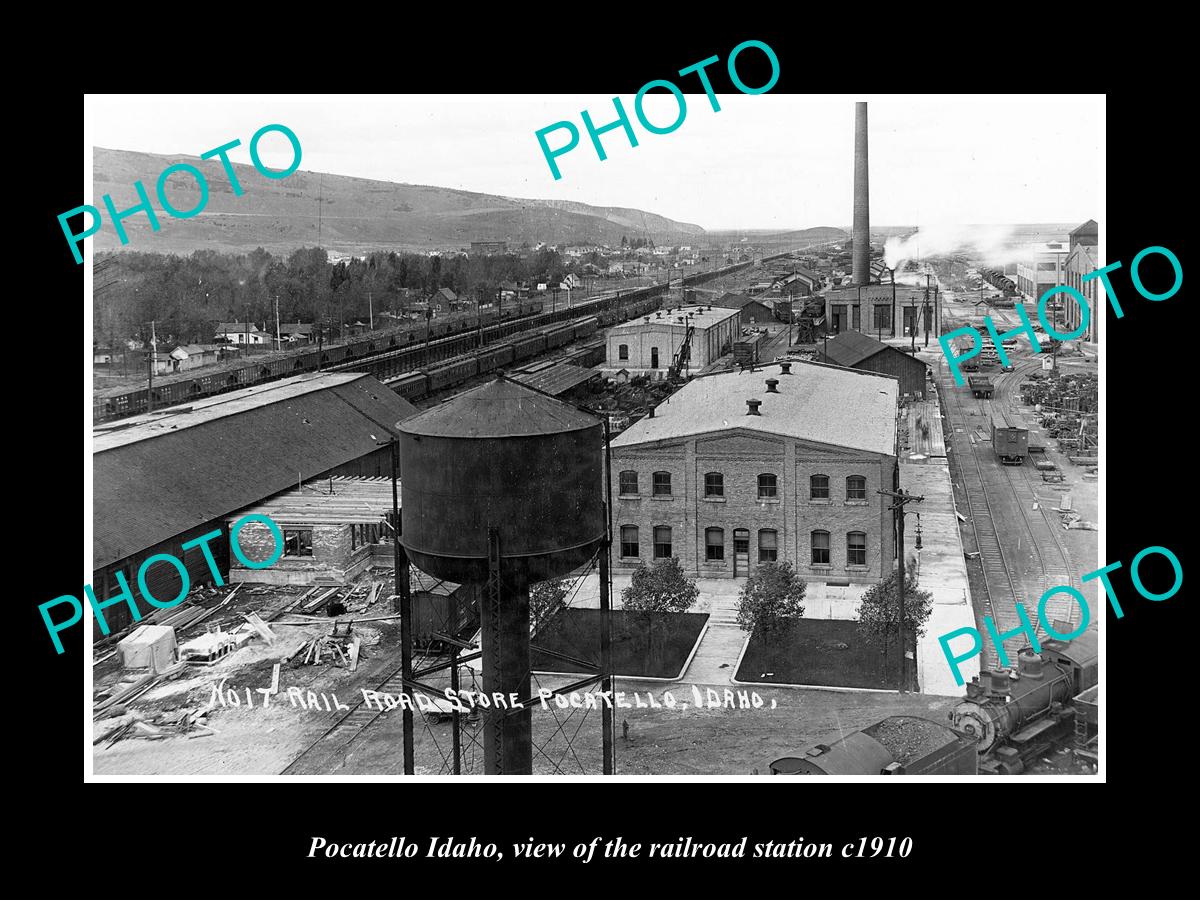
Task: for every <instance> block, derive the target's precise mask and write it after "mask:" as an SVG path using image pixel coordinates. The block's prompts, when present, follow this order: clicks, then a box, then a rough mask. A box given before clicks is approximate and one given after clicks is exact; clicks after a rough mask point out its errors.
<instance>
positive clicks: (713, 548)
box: [704, 528, 725, 562]
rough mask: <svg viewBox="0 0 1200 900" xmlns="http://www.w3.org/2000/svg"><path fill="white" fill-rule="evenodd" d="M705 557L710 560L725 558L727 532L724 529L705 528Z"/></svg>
mask: <svg viewBox="0 0 1200 900" xmlns="http://www.w3.org/2000/svg"><path fill="white" fill-rule="evenodd" d="M704 558H705V559H707V560H708V561H709V562H716V561H719V560H722V559H724V558H725V532H724V530H723V529H720V528H706V529H704Z"/></svg>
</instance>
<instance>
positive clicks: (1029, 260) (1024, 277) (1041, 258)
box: [1016, 241, 1070, 303]
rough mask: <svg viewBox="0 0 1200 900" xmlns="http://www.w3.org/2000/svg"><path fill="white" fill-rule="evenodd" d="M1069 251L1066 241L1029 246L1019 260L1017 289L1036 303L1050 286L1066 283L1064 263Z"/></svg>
mask: <svg viewBox="0 0 1200 900" xmlns="http://www.w3.org/2000/svg"><path fill="white" fill-rule="evenodd" d="M1069 253H1070V247H1069V246H1068V244H1067V243H1066V242H1065V241H1050V242H1049V243H1045V244H1034V245H1032V246H1030V247H1027V248H1026V250H1025V255H1024V258H1023V259H1021V260H1019V261H1018V262H1017V277H1016V282H1017V290H1018V291H1020V292H1021V293H1022V294H1024V295H1025V297H1026V298H1027V299H1029V300H1032V301H1033V302H1035V303H1036V302H1037V301H1038V300H1039V299H1040V298H1041V296H1042V294H1044V293H1046V291H1048V290H1050V288H1052V287H1054V286H1055V285H1059V284H1066V283H1067V280H1066V273H1065V270H1064V268H1063V265H1064V263H1065V262H1066V260H1067V256H1068V254H1069Z"/></svg>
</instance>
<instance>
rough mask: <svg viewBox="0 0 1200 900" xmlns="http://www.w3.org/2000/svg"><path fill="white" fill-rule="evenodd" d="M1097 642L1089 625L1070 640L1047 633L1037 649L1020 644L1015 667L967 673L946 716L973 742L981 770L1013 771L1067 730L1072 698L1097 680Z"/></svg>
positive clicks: (1070, 728) (1072, 723)
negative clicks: (960, 693) (962, 690)
mask: <svg viewBox="0 0 1200 900" xmlns="http://www.w3.org/2000/svg"><path fill="white" fill-rule="evenodd" d="M1097 644H1098V632H1097V631H1096V628H1095V627H1094V626H1093V627H1092V628H1089V629H1088V630H1087V631H1085V632H1084V633H1083V634H1081V635H1080V636H1079V637H1077V638H1074V639H1072V640H1069V641H1060V640H1055V639H1050V638H1047V639H1046V640H1044V641H1042V642H1041V653H1040V654H1039V653H1035V652H1034V651H1033V649H1032V648H1029V647H1026V648H1024V649H1022V650H1021V651H1020V652H1019V653H1018V654H1017V665H1016V668H1015V669H998V670H990V671H983V672H980V673H979V674H978V675H977V676H975V677H974V678H972V679H971V682H970V684H968V685H967V695H966V697H964V698H963V699H962V700H960V701H959V702H958V703H957V704H956V705H955V706H954V708H953V709H952V710H950V713H949V720H950V725H951V727H952V728H954V730H955V731H959V732H962V733H963V734H967V735H970V736H971V737H973V738H974V739H975V741H976V742H977V745H978V749H979V756H980V762H979V769H980V771H981V772H985V773H989V774H1001V773H1003V774H1008V775H1015V774H1017V773H1019V772H1021V771H1023V770H1024V768H1025V763H1026V762H1027V761H1028V760H1030V759H1032V758H1033V757H1035V756H1036V755H1038V754H1041V753H1044V752H1046V751H1047V750H1048V749H1050V748H1051V747H1053V746H1055V745H1057V744H1058V743H1060V742H1061V741H1062V740H1063V739H1064V738H1069V737H1070V736H1071V735H1072V733H1073V732H1074V731H1075V729H1076V721H1075V719H1076V713H1077V710H1076V708H1075V699H1076V698H1077V697H1078V696H1079V695H1080V694H1083V693H1085V692H1086V691H1088V690H1089V689H1090V688H1094V687H1095V686H1096V684H1097V667H1098V660H1099V657H1098V655H1097Z"/></svg>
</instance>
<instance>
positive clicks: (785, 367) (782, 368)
mask: <svg viewBox="0 0 1200 900" xmlns="http://www.w3.org/2000/svg"><path fill="white" fill-rule="evenodd" d="M779 374H780V375H791V374H792V364H791V363H790V362H785V363H780V364H779Z"/></svg>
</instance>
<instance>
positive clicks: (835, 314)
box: [831, 304, 846, 334]
mask: <svg viewBox="0 0 1200 900" xmlns="http://www.w3.org/2000/svg"><path fill="white" fill-rule="evenodd" d="M831 313H832V318H833V333H834V334H841V333H842V325H843V323H844V322H845V321H846V307H845V306H842V305H840V304H839V305H837V306H834V307H832V308H831Z"/></svg>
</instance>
